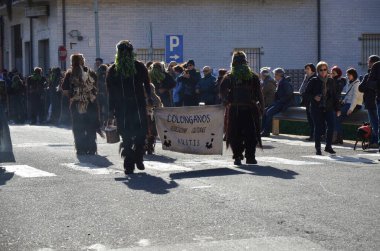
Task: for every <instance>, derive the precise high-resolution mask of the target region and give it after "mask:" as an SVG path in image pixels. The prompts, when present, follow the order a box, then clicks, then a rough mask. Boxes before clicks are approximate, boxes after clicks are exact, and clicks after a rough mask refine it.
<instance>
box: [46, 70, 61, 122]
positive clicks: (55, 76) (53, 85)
mask: <svg viewBox="0 0 380 251" xmlns="http://www.w3.org/2000/svg"><path fill="white" fill-rule="evenodd" d="M61 81H62V73H61V69H60V68H59V67H54V68H53V69H52V70H51V75H50V79H49V96H50V103H51V104H50V105H51V117H50V123H53V124H58V122H59V117H60V116H61V100H62V90H61Z"/></svg>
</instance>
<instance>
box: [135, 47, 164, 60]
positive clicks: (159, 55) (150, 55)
mask: <svg viewBox="0 0 380 251" xmlns="http://www.w3.org/2000/svg"><path fill="white" fill-rule="evenodd" d="M136 59H137V60H140V61H142V62H144V63H147V62H149V61H159V62H161V61H165V49H153V51H152V50H151V49H137V50H136Z"/></svg>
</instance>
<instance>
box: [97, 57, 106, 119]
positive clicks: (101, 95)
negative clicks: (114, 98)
mask: <svg viewBox="0 0 380 251" xmlns="http://www.w3.org/2000/svg"><path fill="white" fill-rule="evenodd" d="M107 69H108V67H107V65H105V64H102V65H100V66H99V68H98V69H97V70H96V76H97V78H98V102H99V111H100V121H101V122H102V123H103V122H105V121H106V120H107V118H108V117H107V114H108V101H107V87H106V74H107Z"/></svg>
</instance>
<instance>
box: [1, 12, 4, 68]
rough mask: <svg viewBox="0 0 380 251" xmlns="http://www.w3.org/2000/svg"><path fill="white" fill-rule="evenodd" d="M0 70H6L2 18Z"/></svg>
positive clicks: (2, 22)
mask: <svg viewBox="0 0 380 251" xmlns="http://www.w3.org/2000/svg"><path fill="white" fill-rule="evenodd" d="M0 69H4V19H3V17H2V16H1V17H0Z"/></svg>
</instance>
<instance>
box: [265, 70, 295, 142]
mask: <svg viewBox="0 0 380 251" xmlns="http://www.w3.org/2000/svg"><path fill="white" fill-rule="evenodd" d="M273 74H274V79H275V80H276V81H277V89H276V93H275V97H274V102H273V104H272V105H271V106H268V107H267V108H265V111H264V114H263V121H262V123H263V124H262V127H263V130H262V132H261V137H269V136H270V132H271V130H272V119H273V116H274V115H276V114H277V113H279V112H282V111H285V110H286V109H287V108H288V107H289V106H290V105H291V103H292V99H293V87H292V85H291V84H290V83H289V81H288V80H287V78H286V77H285V71H284V69H282V68H276V69H274V71H273Z"/></svg>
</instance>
